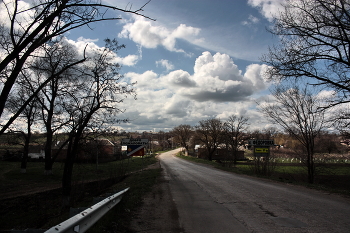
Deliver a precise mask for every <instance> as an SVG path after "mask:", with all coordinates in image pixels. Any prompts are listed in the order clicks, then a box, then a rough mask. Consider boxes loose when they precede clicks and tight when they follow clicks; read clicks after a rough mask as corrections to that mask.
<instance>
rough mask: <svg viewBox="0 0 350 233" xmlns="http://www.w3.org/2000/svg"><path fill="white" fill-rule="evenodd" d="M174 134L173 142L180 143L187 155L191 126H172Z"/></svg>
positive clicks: (191, 131) (191, 132)
mask: <svg viewBox="0 0 350 233" xmlns="http://www.w3.org/2000/svg"><path fill="white" fill-rule="evenodd" d="M172 133H173V134H174V139H175V142H178V143H180V145H181V146H182V147H184V148H185V150H186V151H185V154H186V155H188V149H189V142H190V139H191V136H192V134H193V130H192V126H190V125H179V126H176V127H174V129H173V130H172Z"/></svg>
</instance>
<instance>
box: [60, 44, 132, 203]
mask: <svg viewBox="0 0 350 233" xmlns="http://www.w3.org/2000/svg"><path fill="white" fill-rule="evenodd" d="M122 47H124V46H123V45H122V46H119V45H118V43H117V41H115V40H113V41H111V40H108V39H107V40H106V47H104V48H101V49H99V50H97V51H95V53H94V55H93V56H92V57H91V58H90V59H89V60H88V62H87V63H86V64H85V66H84V67H83V69H81V70H82V71H83V73H82V74H81V76H77V77H75V78H76V80H75V81H74V82H72V85H76V84H77V83H79V84H78V85H79V89H75V91H73V89H72V91H71V92H70V96H68V97H67V99H66V100H65V102H64V105H63V107H64V109H65V111H66V112H67V114H69V118H70V119H71V122H70V124H69V125H68V127H69V138H68V141H67V142H68V144H67V145H68V149H67V156H66V160H65V166H64V172H63V178H62V190H63V196H64V199H65V200H66V201H67V202H68V201H69V199H70V194H71V189H72V184H71V181H72V172H73V164H74V161H75V158H76V156H77V154H78V151H79V144H80V140H81V139H82V137H83V135H84V131H85V130H87V129H88V128H92V127H94V125H101V124H103V123H107V121H108V122H111V121H114V122H120V121H126V120H123V119H122V120H118V119H117V116H116V115H117V114H118V113H120V112H122V111H123V110H122V109H119V108H118V104H120V103H121V102H122V101H123V100H124V99H125V98H126V97H127V96H128V95H134V94H135V93H134V89H133V88H132V84H127V83H121V82H120V79H121V78H122V76H121V75H120V74H119V69H120V66H119V64H117V63H115V62H114V57H113V56H110V55H111V54H112V53H113V52H114V51H117V50H119V49H120V48H122ZM98 127H100V126H98Z"/></svg>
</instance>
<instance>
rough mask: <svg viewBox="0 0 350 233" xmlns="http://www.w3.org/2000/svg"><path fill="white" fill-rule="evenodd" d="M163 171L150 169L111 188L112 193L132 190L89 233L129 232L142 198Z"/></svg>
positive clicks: (135, 174) (131, 176)
mask: <svg viewBox="0 0 350 233" xmlns="http://www.w3.org/2000/svg"><path fill="white" fill-rule="evenodd" d="M160 176H161V169H148V170H144V171H142V172H137V173H134V174H132V175H130V176H128V177H127V178H126V179H125V180H124V181H123V182H121V183H119V184H116V185H114V186H112V187H111V188H109V190H110V191H113V192H116V191H115V190H118V191H121V190H123V189H125V188H127V187H130V189H129V190H128V191H127V192H126V193H125V194H124V196H123V198H122V200H121V202H120V203H119V204H117V205H116V206H115V207H114V208H113V209H111V210H110V211H109V212H108V213H107V214H106V215H105V216H103V217H102V218H101V219H100V220H99V221H98V222H97V223H96V224H95V225H94V226H93V227H92V228H91V229H89V231H88V232H89V233H95V232H96V233H99V232H129V224H130V222H131V220H132V218H133V215H134V211H135V210H136V209H137V207H139V206H140V205H141V204H142V197H143V196H144V195H145V194H146V193H148V192H150V191H151V190H152V187H153V185H154V184H155V183H156V180H157V178H159V177H160Z"/></svg>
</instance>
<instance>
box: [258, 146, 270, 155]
mask: <svg viewBox="0 0 350 233" xmlns="http://www.w3.org/2000/svg"><path fill="white" fill-rule="evenodd" d="M254 152H255V153H263V154H267V153H269V148H268V147H265V148H261V147H258V148H254Z"/></svg>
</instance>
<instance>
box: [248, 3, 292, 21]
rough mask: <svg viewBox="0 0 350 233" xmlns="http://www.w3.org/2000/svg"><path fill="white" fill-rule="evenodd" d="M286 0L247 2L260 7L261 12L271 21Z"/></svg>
mask: <svg viewBox="0 0 350 233" xmlns="http://www.w3.org/2000/svg"><path fill="white" fill-rule="evenodd" d="M285 1H286V0H248V4H249V5H251V6H253V7H257V8H259V9H260V12H261V14H262V15H263V16H264V17H265V18H267V19H268V20H270V21H272V20H273V17H274V16H278V14H279V12H280V11H281V7H282V5H281V4H283V3H284V2H285Z"/></svg>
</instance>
